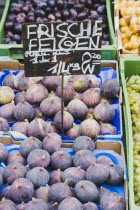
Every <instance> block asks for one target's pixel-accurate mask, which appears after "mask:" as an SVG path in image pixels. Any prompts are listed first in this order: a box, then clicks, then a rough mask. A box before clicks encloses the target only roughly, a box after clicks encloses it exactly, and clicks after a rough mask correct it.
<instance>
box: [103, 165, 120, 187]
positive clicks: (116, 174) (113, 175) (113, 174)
mask: <svg viewBox="0 0 140 210" xmlns="http://www.w3.org/2000/svg"><path fill="white" fill-rule="evenodd" d="M123 182H124V170H123V169H122V168H121V167H120V166H117V165H115V164H113V163H111V164H110V165H109V177H108V179H107V184H109V185H113V186H118V185H121V184H122V183H123Z"/></svg>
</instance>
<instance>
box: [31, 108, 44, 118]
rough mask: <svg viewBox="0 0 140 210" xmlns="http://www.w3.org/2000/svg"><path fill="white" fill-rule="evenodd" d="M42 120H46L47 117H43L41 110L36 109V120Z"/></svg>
mask: <svg viewBox="0 0 140 210" xmlns="http://www.w3.org/2000/svg"><path fill="white" fill-rule="evenodd" d="M36 117H37V118H40V119H42V120H46V118H47V117H46V116H45V115H43V113H42V112H41V109H40V108H39V107H35V108H34V118H36Z"/></svg>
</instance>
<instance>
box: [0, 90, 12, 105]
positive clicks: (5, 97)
mask: <svg viewBox="0 0 140 210" xmlns="http://www.w3.org/2000/svg"><path fill="white" fill-rule="evenodd" d="M14 97H15V94H14V92H13V90H12V89H11V88H10V87H8V86H1V87H0V104H8V103H10V102H11V101H13V100H14Z"/></svg>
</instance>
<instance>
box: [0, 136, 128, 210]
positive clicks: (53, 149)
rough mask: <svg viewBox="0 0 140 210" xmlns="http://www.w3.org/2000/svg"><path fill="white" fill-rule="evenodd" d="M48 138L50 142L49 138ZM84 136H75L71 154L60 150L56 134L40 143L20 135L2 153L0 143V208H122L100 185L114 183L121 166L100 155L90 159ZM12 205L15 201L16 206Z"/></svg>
mask: <svg viewBox="0 0 140 210" xmlns="http://www.w3.org/2000/svg"><path fill="white" fill-rule="evenodd" d="M50 140H51V141H50ZM94 150H95V144H94V142H93V140H92V139H91V138H90V137H87V136H80V137H78V138H77V139H76V140H75V143H74V144H73V152H72V153H68V152H67V150H66V149H65V150H63V149H61V138H60V136H59V135H57V134H56V133H50V134H48V135H47V136H46V137H45V138H44V139H43V142H41V141H39V139H37V138H35V137H29V138H27V139H25V140H24V141H23V142H22V143H21V144H20V146H19V150H13V151H10V152H9V153H8V150H7V147H6V146H5V145H3V144H0V162H3V161H4V164H5V166H6V167H5V168H2V167H0V186H3V185H5V186H4V187H3V189H2V190H1V191H0V198H1V201H0V209H10V210H14V209H22V210H29V209H44V210H47V209H48V210H49V209H55V210H57V209H58V210H66V209H69V210H82V209H83V210H84V209H85V210H86V209H87V210H89V209H93V210H97V209H98V205H100V209H102V210H112V209H119V210H125V209H126V204H125V200H124V199H123V198H122V197H121V195H119V194H118V193H115V192H112V191H110V190H108V189H107V188H104V187H102V184H107V185H111V186H119V185H122V184H123V182H124V171H123V169H122V168H121V167H120V166H118V165H115V164H114V163H113V161H112V160H111V159H110V158H109V157H107V156H104V155H100V156H97V157H95V155H94ZM17 204H18V205H17Z"/></svg>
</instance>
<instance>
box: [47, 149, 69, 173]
mask: <svg viewBox="0 0 140 210" xmlns="http://www.w3.org/2000/svg"><path fill="white" fill-rule="evenodd" d="M71 165H72V156H71V155H70V154H69V153H68V152H64V151H57V152H55V153H53V154H52V156H51V166H52V167H53V168H54V169H59V168H60V169H61V170H62V171H63V170H65V169H67V168H69V167H71Z"/></svg>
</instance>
